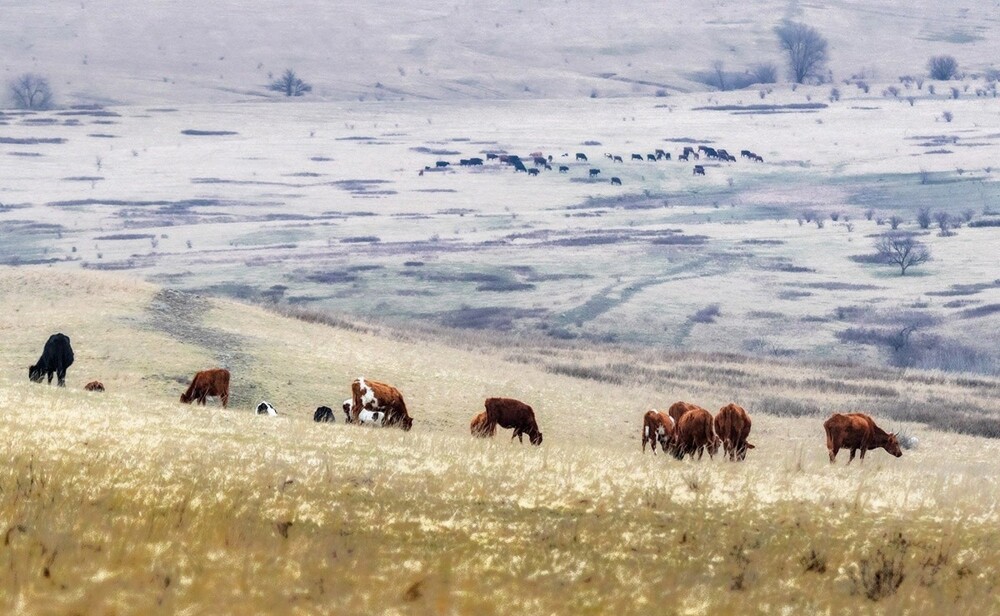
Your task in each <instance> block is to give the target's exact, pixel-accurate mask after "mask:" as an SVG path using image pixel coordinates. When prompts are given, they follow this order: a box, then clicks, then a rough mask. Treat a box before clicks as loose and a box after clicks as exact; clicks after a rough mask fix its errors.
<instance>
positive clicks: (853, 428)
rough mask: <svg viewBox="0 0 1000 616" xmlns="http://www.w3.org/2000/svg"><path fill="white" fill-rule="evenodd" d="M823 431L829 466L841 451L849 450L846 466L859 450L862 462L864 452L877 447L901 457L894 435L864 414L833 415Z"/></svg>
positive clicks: (825, 423)
mask: <svg viewBox="0 0 1000 616" xmlns="http://www.w3.org/2000/svg"><path fill="white" fill-rule="evenodd" d="M823 429H824V430H826V448H827V449H828V450H829V452H830V464H833V463H834V462H835V461H836V459H837V453H838V452H839V451H840V450H841V449H850V450H851V457H850V458H848V459H847V463H848V464H850V463H851V461H852V460H854V454H855V452H856V451H858V450H859V449H860V450H861V460H862V461H864V459H865V452H866V451H868V450H869V449H877V448H879V447H881V448H883V449H885V450H886V451H888V452H889V453H891V454H892V455H894V456H896V457H897V458H898V457H900V456H902V455H903V452H902V450H901V449H900V448H899V441H898V440H897V439H896V435H895V434H890V433H888V432H886V431H885V430H883V429H882V428H879V427H878V426H876V425H875V421H874V420H872V418H871V417H869V416H868V415H865V414H864V413H847V414H841V413H834V414H833V415H831V416H830V419H827V420H826V421H824V422H823Z"/></svg>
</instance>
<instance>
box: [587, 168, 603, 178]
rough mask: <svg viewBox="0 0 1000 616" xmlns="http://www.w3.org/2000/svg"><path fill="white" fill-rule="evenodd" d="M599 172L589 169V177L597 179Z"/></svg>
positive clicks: (598, 170)
mask: <svg viewBox="0 0 1000 616" xmlns="http://www.w3.org/2000/svg"><path fill="white" fill-rule="evenodd" d="M600 172H601V170H600V169H591V170H590V177H592V178H593V177H597V174H598V173H600Z"/></svg>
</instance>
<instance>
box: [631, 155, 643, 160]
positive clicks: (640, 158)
mask: <svg viewBox="0 0 1000 616" xmlns="http://www.w3.org/2000/svg"><path fill="white" fill-rule="evenodd" d="M632 160H642V154H633V155H632Z"/></svg>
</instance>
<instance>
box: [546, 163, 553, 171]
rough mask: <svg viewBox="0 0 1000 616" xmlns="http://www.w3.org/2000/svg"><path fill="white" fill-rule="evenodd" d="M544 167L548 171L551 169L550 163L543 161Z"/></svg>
mask: <svg viewBox="0 0 1000 616" xmlns="http://www.w3.org/2000/svg"><path fill="white" fill-rule="evenodd" d="M545 169H546V170H548V171H552V165H550V164H548V163H545Z"/></svg>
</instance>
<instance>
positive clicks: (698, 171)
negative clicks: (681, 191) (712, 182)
mask: <svg viewBox="0 0 1000 616" xmlns="http://www.w3.org/2000/svg"><path fill="white" fill-rule="evenodd" d="M691 175H705V167H704V165H695V166H694V173H692V174H691Z"/></svg>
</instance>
